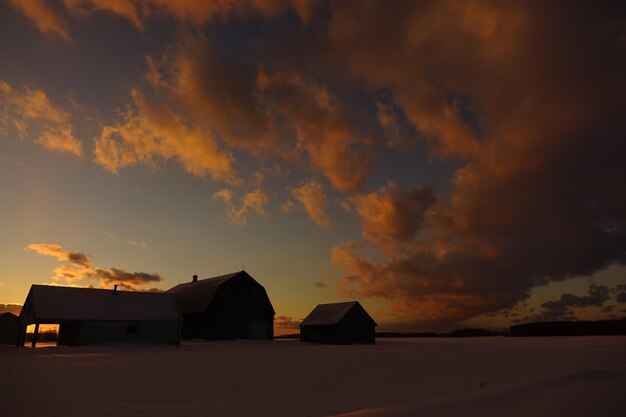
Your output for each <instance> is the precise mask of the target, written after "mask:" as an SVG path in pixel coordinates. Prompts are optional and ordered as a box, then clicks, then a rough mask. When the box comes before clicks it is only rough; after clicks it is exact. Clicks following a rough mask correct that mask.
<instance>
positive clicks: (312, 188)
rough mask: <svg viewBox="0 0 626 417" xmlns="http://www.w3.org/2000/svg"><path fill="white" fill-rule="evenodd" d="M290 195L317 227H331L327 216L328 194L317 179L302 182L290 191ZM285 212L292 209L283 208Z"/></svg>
mask: <svg viewBox="0 0 626 417" xmlns="http://www.w3.org/2000/svg"><path fill="white" fill-rule="evenodd" d="M290 193H291V195H292V196H293V198H294V199H296V201H298V202H299V203H300V204H301V205H302V207H303V208H304V210H305V211H306V213H307V214H308V215H309V217H310V218H311V220H313V221H314V222H315V223H316V224H317V225H319V226H322V227H329V226H330V220H329V219H328V215H327V214H326V203H327V199H326V194H325V193H324V187H323V186H322V183H321V182H320V181H318V180H316V179H309V180H306V181H302V182H301V183H300V185H298V186H297V187H295V188H292V189H290ZM286 204H287V203H286ZM283 210H285V211H288V210H290V207H289V206H283Z"/></svg>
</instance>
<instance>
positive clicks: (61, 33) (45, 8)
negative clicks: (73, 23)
mask: <svg viewBox="0 0 626 417" xmlns="http://www.w3.org/2000/svg"><path fill="white" fill-rule="evenodd" d="M10 2H11V4H12V5H13V7H15V8H16V9H17V10H19V11H20V12H21V13H23V14H24V15H25V16H26V17H27V18H28V19H29V20H30V21H31V22H32V23H33V24H34V25H35V27H36V28H37V29H38V30H39V31H40V32H41V33H45V34H51V35H54V36H58V37H60V38H61V39H63V40H65V41H69V40H71V38H70V35H69V33H68V31H67V29H66V27H65V24H64V23H63V22H62V20H61V18H60V17H59V16H58V15H57V14H55V12H54V11H53V10H52V9H51V8H50V7H49V4H47V2H46V1H45V0H10Z"/></svg>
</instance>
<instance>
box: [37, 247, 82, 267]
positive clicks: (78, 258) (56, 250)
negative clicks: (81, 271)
mask: <svg viewBox="0 0 626 417" xmlns="http://www.w3.org/2000/svg"><path fill="white" fill-rule="evenodd" d="M27 248H28V249H30V250H32V251H35V252H37V253H38V254H40V255H46V256H54V257H55V258H57V259H58V260H59V261H68V262H70V263H72V264H74V265H77V266H83V267H87V266H89V257H88V256H87V255H85V254H84V253H82V252H72V251H68V250H65V249H63V247H61V246H60V245H55V244H51V243H31V244H30V245H28V246H27Z"/></svg>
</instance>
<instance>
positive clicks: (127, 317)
mask: <svg viewBox="0 0 626 417" xmlns="http://www.w3.org/2000/svg"><path fill="white" fill-rule="evenodd" d="M29 303H30V304H29ZM25 304H26V305H25V306H24V309H22V313H23V314H22V315H20V317H22V316H23V315H24V316H26V314H24V310H26V309H27V308H28V307H27V306H28V305H30V306H32V309H33V314H34V318H35V320H36V321H38V322H43V321H48V322H55V321H56V322H61V321H64V320H120V321H176V320H178V319H179V314H178V310H177V309H176V305H175V304H174V299H173V297H172V295H171V294H168V293H158V292H134V291H119V290H117V291H113V290H105V289H96V288H74V287H58V286H51V285H33V286H32V287H31V289H30V293H29V295H28V297H27V300H26V303H25Z"/></svg>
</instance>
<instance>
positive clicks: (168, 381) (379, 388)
mask: <svg viewBox="0 0 626 417" xmlns="http://www.w3.org/2000/svg"><path fill="white" fill-rule="evenodd" d="M0 372H1V375H2V378H1V379H0V410H2V415H6V416H59V415H63V416H110V415H123V416H146V417H147V416H219V417H228V416H295V417H301V416H316V417H317V416H335V417H339V416H341V417H391V416H393V417H400V416H418V415H419V416H464V417H472V416H481V417H484V416H551V417H555V416H568V417H570V416H589V415H601V416H604V417H606V416H608V417H611V416H616V417H617V416H620V417H621V416H625V415H626V403H625V402H624V401H623V399H622V398H623V393H624V392H625V390H626V336H606V337H604V336H598V337H560V338H507V337H490V338H468V339H449V338H437V339H426V338H424V339H378V340H377V344H376V345H350V346H327V345H315V344H302V343H299V342H297V341H273V342H272V341H265V342H263V341H229V342H206V343H199V342H190V343H185V344H183V345H182V346H181V347H180V349H178V350H177V349H176V347H175V346H171V345H97V346H85V347H46V348H41V349H26V348H25V349H16V348H15V347H11V346H3V347H0Z"/></svg>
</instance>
